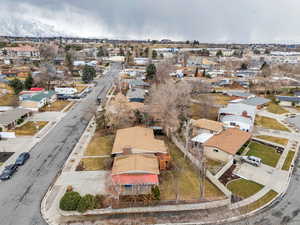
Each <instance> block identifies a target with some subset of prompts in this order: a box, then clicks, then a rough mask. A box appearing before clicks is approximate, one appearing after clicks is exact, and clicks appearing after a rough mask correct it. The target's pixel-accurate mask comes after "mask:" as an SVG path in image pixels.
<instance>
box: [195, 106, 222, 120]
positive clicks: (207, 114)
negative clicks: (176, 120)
mask: <svg viewBox="0 0 300 225" xmlns="http://www.w3.org/2000/svg"><path fill="white" fill-rule="evenodd" d="M218 110H219V109H218V108H217V107H213V106H211V107H209V108H207V106H205V105H201V104H197V103H193V104H191V106H190V109H189V117H191V118H192V119H194V120H198V119H203V118H206V119H211V120H216V119H217V117H218Z"/></svg>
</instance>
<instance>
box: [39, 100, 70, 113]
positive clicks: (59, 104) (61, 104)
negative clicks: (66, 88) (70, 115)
mask: <svg viewBox="0 0 300 225" xmlns="http://www.w3.org/2000/svg"><path fill="white" fill-rule="evenodd" d="M69 104H70V101H62V100H57V101H55V102H53V103H51V104H49V105H45V106H44V107H43V108H41V109H40V111H41V112H60V111H61V110H63V109H64V108H65V107H66V106H67V105H69Z"/></svg>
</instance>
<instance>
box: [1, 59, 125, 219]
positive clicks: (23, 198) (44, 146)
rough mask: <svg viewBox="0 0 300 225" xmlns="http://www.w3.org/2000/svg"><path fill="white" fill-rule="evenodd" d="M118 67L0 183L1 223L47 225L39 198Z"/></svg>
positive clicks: (54, 175) (101, 80)
mask: <svg viewBox="0 0 300 225" xmlns="http://www.w3.org/2000/svg"><path fill="white" fill-rule="evenodd" d="M119 69H120V66H119V65H118V64H114V65H112V68H111V70H110V71H109V72H108V73H107V74H106V75H105V76H104V77H103V78H101V79H99V81H98V85H97V86H96V87H95V88H94V91H93V92H92V93H91V94H90V95H89V96H88V97H86V98H85V99H84V100H83V101H81V102H80V103H78V104H77V105H75V106H74V108H73V109H72V110H71V111H70V112H69V113H68V114H67V115H66V116H65V117H64V118H63V119H62V120H61V121H60V122H59V124H57V126H55V127H54V128H53V130H52V131H50V133H49V134H48V135H47V136H46V137H45V138H44V139H42V140H41V141H40V142H39V143H38V144H37V145H35V147H34V148H33V149H32V150H31V158H30V160H28V162H27V163H26V164H25V165H24V166H23V167H20V168H19V171H18V172H17V173H16V174H15V175H14V176H13V177H12V179H11V180H8V181H6V182H1V183H0V202H1V205H0V224H1V225H40V224H46V222H45V221H44V220H43V219H42V217H41V213H40V203H41V200H42V198H43V196H44V194H45V193H46V191H47V189H48V187H49V186H50V184H51V183H52V182H53V180H54V178H55V177H56V175H57V174H58V173H59V171H60V170H61V168H62V166H63V164H64V162H65V161H66V159H67V157H68V155H69V154H70V152H71V151H72V149H73V147H74V146H75V144H76V143H77V141H78V140H79V138H80V136H81V134H82V132H83V131H84V129H85V127H86V125H87V124H88V122H89V120H90V119H91V117H92V116H93V112H94V111H95V110H96V106H95V103H96V96H97V95H98V94H99V92H101V96H102V97H103V96H104V95H105V94H106V91H107V90H108V89H109V88H110V86H111V84H112V82H113V80H114V78H115V76H116V75H117V74H118V72H119Z"/></svg>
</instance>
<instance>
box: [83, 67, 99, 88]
mask: <svg viewBox="0 0 300 225" xmlns="http://www.w3.org/2000/svg"><path fill="white" fill-rule="evenodd" d="M95 76H96V71H95V69H94V67H92V66H88V65H85V66H84V68H83V71H82V81H83V82H84V83H86V84H87V83H89V82H91V81H92V80H93V79H94V77H95Z"/></svg>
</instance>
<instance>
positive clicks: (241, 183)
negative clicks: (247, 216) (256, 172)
mask: <svg viewBox="0 0 300 225" xmlns="http://www.w3.org/2000/svg"><path fill="white" fill-rule="evenodd" d="M226 186H227V188H228V189H229V190H230V191H231V192H232V193H233V194H235V195H237V196H239V197H241V198H248V197H250V196H251V195H254V194H256V193H257V192H259V191H260V190H261V189H263V187H264V186H263V185H261V184H258V183H256V182H254V181H251V180H246V179H242V178H240V179H236V180H233V181H231V182H229V183H228V184H227V185H226Z"/></svg>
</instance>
